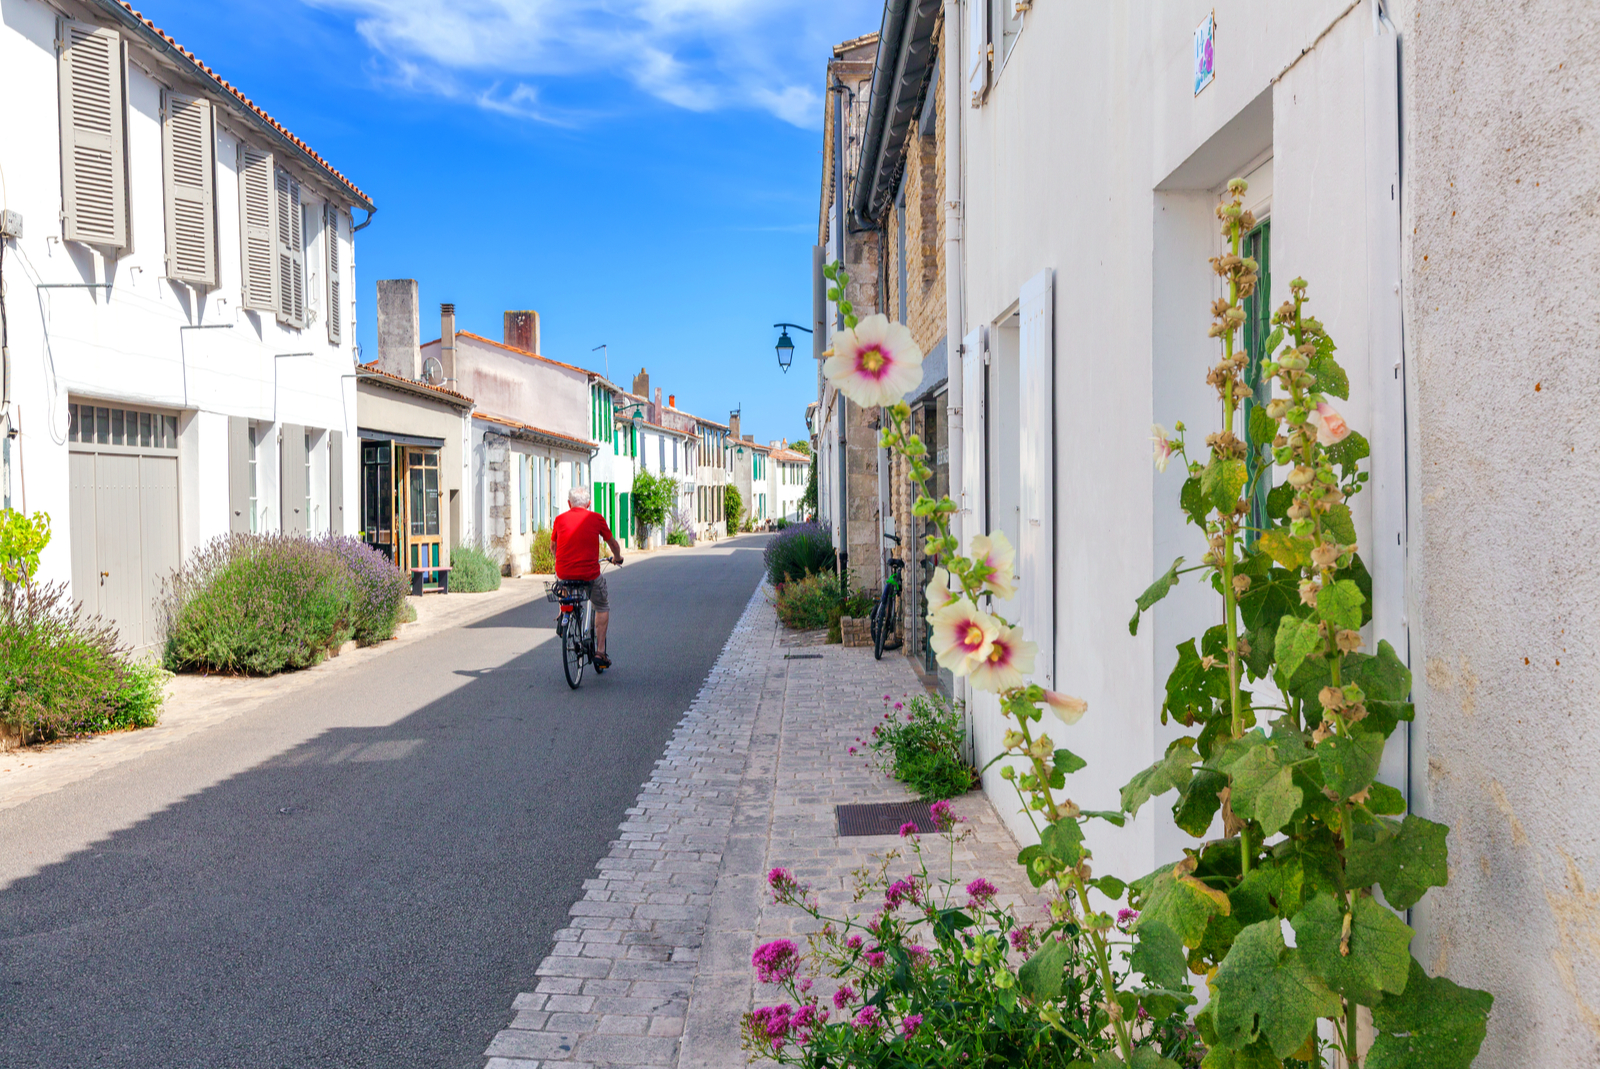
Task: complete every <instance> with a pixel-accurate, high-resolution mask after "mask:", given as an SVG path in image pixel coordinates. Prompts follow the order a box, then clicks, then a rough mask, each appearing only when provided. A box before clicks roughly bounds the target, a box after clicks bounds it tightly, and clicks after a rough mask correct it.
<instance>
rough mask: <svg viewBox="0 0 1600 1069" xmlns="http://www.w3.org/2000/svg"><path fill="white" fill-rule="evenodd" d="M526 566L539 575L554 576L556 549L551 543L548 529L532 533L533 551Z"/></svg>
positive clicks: (543, 528) (542, 528) (540, 529)
mask: <svg viewBox="0 0 1600 1069" xmlns="http://www.w3.org/2000/svg"><path fill="white" fill-rule="evenodd" d="M528 565H529V567H530V568H531V569H532V570H533V571H534V572H537V573H538V574H539V575H554V574H556V547H555V543H554V542H553V541H551V532H550V528H548V527H541V528H539V529H538V530H537V531H535V532H533V549H532V551H531V559H530V560H529V562H528Z"/></svg>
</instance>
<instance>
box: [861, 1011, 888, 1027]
mask: <svg viewBox="0 0 1600 1069" xmlns="http://www.w3.org/2000/svg"><path fill="white" fill-rule="evenodd" d="M882 1025H883V1014H881V1013H879V1012H878V1007H876V1006H863V1007H861V1012H859V1013H857V1014H856V1027H857V1028H879V1027H882Z"/></svg>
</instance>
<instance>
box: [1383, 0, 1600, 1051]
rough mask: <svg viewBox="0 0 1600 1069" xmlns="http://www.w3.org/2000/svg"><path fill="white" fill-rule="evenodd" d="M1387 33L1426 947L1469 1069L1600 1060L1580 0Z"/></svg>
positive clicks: (1590, 337)
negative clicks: (1436, 844) (1436, 846)
mask: <svg viewBox="0 0 1600 1069" xmlns="http://www.w3.org/2000/svg"><path fill="white" fill-rule="evenodd" d="M1402 29H1403V30H1404V31H1405V32H1406V38H1405V41H1406V47H1405V53H1404V54H1405V62H1404V67H1403V70H1404V89H1405V96H1406V99H1407V107H1406V111H1405V116H1406V123H1407V129H1408V136H1407V140H1406V148H1407V159H1406V166H1407V173H1408V174H1409V176H1410V177H1409V179H1408V182H1407V197H1408V201H1407V206H1406V208H1407V216H1408V217H1407V219H1406V221H1405V222H1406V225H1405V231H1406V233H1407V234H1408V235H1409V237H1410V244H1409V249H1408V265H1407V266H1408V269H1409V270H1408V281H1407V297H1408V299H1407V302H1406V310H1407V319H1406V334H1407V340H1408V353H1407V359H1408V361H1409V362H1410V365H1411V369H1412V372H1413V382H1412V389H1413V397H1414V398H1415V404H1414V405H1413V407H1412V415H1413V423H1414V427H1415V434H1416V448H1417V450H1418V452H1419V454H1420V458H1421V462H1420V463H1419V464H1417V465H1416V466H1415V468H1414V471H1413V511H1412V518H1413V523H1414V525H1415V528H1416V532H1417V533H1416V536H1415V541H1414V543H1413V545H1414V547H1415V553H1414V564H1413V582H1414V590H1413V600H1414V605H1415V609H1414V613H1415V616H1416V618H1417V621H1418V625H1419V626H1418V627H1416V628H1415V629H1414V634H1415V635H1416V638H1417V640H1418V645H1417V648H1416V649H1415V650H1414V653H1415V654H1416V659H1415V661H1414V667H1416V668H1418V669H1420V670H1419V671H1418V672H1417V677H1418V678H1417V697H1418V703H1419V704H1418V713H1419V724H1421V725H1422V726H1423V728H1424V733H1425V738H1426V748H1425V751H1424V752H1422V753H1419V755H1418V760H1417V765H1418V768H1417V773H1416V780H1417V788H1418V789H1417V798H1416V800H1415V801H1416V803H1417V805H1418V808H1419V809H1420V810H1422V811H1423V812H1425V813H1426V814H1427V815H1428V816H1430V817H1431V818H1432V819H1434V820H1439V821H1443V822H1445V823H1447V824H1449V825H1450V826H1451V836H1450V849H1451V857H1450V861H1451V864H1450V875H1451V885H1450V886H1449V887H1448V888H1445V889H1443V890H1439V891H1434V892H1433V893H1431V894H1430V895H1429V896H1428V898H1427V899H1426V900H1425V903H1424V908H1425V911H1426V912H1425V921H1426V924H1425V929H1424V930H1425V931H1426V932H1428V933H1429V934H1430V936H1431V938H1430V939H1429V943H1428V947H1427V949H1426V950H1425V951H1424V952H1423V954H1422V960H1423V961H1424V962H1425V963H1427V964H1429V965H1430V966H1431V967H1433V968H1435V969H1438V970H1441V971H1448V972H1449V973H1450V974H1451V975H1452V976H1455V977H1458V978H1463V979H1468V980H1471V981H1472V982H1473V983H1474V984H1475V985H1476V986H1479V987H1484V988H1488V989H1489V990H1491V991H1493V992H1494V994H1495V1011H1494V1018H1493V1020H1492V1021H1491V1023H1490V1030H1489V1038H1488V1041H1487V1043H1486V1044H1485V1046H1484V1052H1483V1054H1482V1055H1481V1056H1480V1058H1479V1060H1478V1064H1480V1065H1484V1066H1502V1065H1504V1066H1540V1067H1546V1066H1548V1067H1552V1069H1554V1067H1561V1069H1568V1067H1570V1069H1577V1067H1579V1066H1585V1067H1587V1066H1593V1065H1596V1064H1600V795H1597V793H1596V783H1597V774H1596V768H1597V767H1600V733H1597V732H1596V730H1595V728H1594V721H1595V714H1596V702H1597V695H1600V663H1597V656H1596V651H1597V648H1600V647H1597V644H1596V640H1595V636H1596V634H1597V633H1600V572H1597V571H1596V569H1595V565H1594V561H1595V559H1596V557H1597V555H1600V527H1597V526H1596V524H1595V522H1594V515H1595V504H1596V499H1597V492H1596V489H1595V475H1594V473H1595V471H1596V469H1597V465H1600V437H1597V436H1596V434H1595V433H1594V412H1595V411H1596V406H1597V404H1600V378H1597V376H1596V373H1595V369H1596V367H1597V366H1600V361H1597V355H1600V354H1597V353H1596V347H1597V346H1596V340H1595V339H1596V337H1597V336H1600V257H1597V254H1596V250H1597V249H1600V138H1597V134H1596V122H1597V117H1600V7H1597V6H1596V5H1594V4H1588V3H1558V2H1554V0H1542V2H1536V3H1529V4H1523V5H1519V6H1518V7H1517V8H1516V9H1515V10H1514V11H1513V10H1511V9H1507V8H1506V7H1504V6H1503V5H1498V4H1490V3H1487V2H1483V0H1457V2H1455V3H1450V4H1440V3H1424V4H1418V5H1417V10H1416V14H1415V17H1414V18H1413V19H1411V20H1408V21H1407V22H1405V23H1402Z"/></svg>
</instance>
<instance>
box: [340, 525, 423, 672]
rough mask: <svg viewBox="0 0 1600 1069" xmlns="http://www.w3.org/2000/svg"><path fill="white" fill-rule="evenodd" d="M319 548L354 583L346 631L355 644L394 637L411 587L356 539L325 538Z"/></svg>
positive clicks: (382, 640)
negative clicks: (324, 549)
mask: <svg viewBox="0 0 1600 1069" xmlns="http://www.w3.org/2000/svg"><path fill="white" fill-rule="evenodd" d="M322 544H323V545H325V546H327V547H328V550H329V551H330V552H332V553H333V555H334V556H335V557H338V558H339V560H340V562H341V563H343V564H344V566H345V569H346V570H347V571H348V572H349V573H350V576H351V578H352V579H354V580H355V587H354V589H353V590H352V591H351V606H350V628H351V631H352V632H353V633H354V634H353V637H354V638H355V640H356V642H357V643H358V644H360V645H362V646H375V645H377V644H378V643H379V642H385V641H387V640H389V639H391V638H393V637H394V629H395V627H396V626H397V625H398V624H399V623H400V619H401V613H402V611H403V609H404V608H405V604H406V595H407V594H408V593H410V592H411V584H410V583H409V582H407V581H406V574H405V573H404V572H402V571H401V570H400V569H399V568H396V567H395V566H394V565H393V564H391V563H390V562H389V558H387V557H385V556H384V555H383V554H382V553H379V552H378V551H377V550H375V549H373V548H372V547H371V546H369V545H367V544H366V543H365V542H363V541H361V540H360V539H358V538H351V537H350V536H349V535H329V536H327V537H326V538H324V539H323V540H322Z"/></svg>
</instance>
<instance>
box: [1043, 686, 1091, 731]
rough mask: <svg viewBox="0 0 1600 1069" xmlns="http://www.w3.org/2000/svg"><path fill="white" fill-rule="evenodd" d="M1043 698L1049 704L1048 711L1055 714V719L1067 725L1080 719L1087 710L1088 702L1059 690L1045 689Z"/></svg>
mask: <svg viewBox="0 0 1600 1069" xmlns="http://www.w3.org/2000/svg"><path fill="white" fill-rule="evenodd" d="M1044 700H1045V704H1046V705H1048V706H1050V711H1051V712H1052V713H1054V714H1056V719H1057V720H1059V721H1061V722H1062V723H1063V724H1067V725H1069V726H1070V725H1072V724H1076V723H1077V722H1078V721H1080V720H1082V719H1083V714H1084V713H1086V712H1088V711H1089V703H1088V702H1086V701H1084V700H1083V699H1082V698H1074V697H1073V696H1072V695H1070V694H1062V693H1061V692H1060V691H1055V690H1047V691H1045V692H1044Z"/></svg>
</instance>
